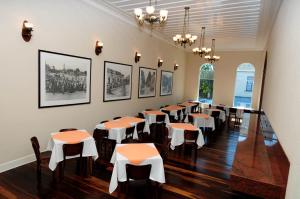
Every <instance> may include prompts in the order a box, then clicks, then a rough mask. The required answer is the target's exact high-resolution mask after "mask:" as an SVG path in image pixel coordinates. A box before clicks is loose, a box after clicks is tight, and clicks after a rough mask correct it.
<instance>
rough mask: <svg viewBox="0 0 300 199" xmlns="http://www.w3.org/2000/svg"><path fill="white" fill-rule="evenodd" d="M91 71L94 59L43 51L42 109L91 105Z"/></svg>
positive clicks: (40, 68) (40, 76) (40, 66)
mask: <svg viewBox="0 0 300 199" xmlns="http://www.w3.org/2000/svg"><path fill="white" fill-rule="evenodd" d="M91 70H92V59H91V58H86V57H80V56H75V55H69V54H63V53H58V52H51V51H46V50H39V51H38V96H39V105H38V106H39V108H47V107H59V106H71V105H80V104H90V103H91Z"/></svg>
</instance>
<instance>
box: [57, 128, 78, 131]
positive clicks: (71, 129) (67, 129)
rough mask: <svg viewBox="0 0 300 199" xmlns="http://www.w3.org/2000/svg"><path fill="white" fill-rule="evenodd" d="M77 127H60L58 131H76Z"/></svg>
mask: <svg viewBox="0 0 300 199" xmlns="http://www.w3.org/2000/svg"><path fill="white" fill-rule="evenodd" d="M76 130H78V129H76V128H66V129H60V130H59V132H66V131H76Z"/></svg>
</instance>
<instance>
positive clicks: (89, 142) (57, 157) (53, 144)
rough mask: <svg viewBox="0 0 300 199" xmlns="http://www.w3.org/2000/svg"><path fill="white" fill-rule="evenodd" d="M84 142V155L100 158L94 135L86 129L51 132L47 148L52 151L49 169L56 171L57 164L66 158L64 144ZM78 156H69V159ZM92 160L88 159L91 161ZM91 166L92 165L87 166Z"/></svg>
mask: <svg viewBox="0 0 300 199" xmlns="http://www.w3.org/2000/svg"><path fill="white" fill-rule="evenodd" d="M80 142H83V150H82V157H92V158H93V159H94V160H96V159H97V158H98V152H97V148H96V144H95V140H94V138H93V136H91V135H90V134H89V133H88V132H87V131H86V130H84V129H82V130H72V131H65V132H53V133H51V134H50V139H49V141H48V145H47V150H49V151H51V157H50V161H49V169H50V170H52V171H54V170H55V169H56V167H57V165H58V164H59V163H60V162H62V161H63V160H64V153H63V145H64V144H77V143H80ZM76 157H79V155H76V156H67V157H66V158H67V159H71V158H76ZM89 162H90V161H88V163H89ZM87 168H91V166H87Z"/></svg>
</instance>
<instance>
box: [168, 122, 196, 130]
mask: <svg viewBox="0 0 300 199" xmlns="http://www.w3.org/2000/svg"><path fill="white" fill-rule="evenodd" d="M170 126H171V127H172V128H175V129H183V130H189V131H196V130H198V129H197V128H196V127H195V126H194V125H192V124H187V123H170Z"/></svg>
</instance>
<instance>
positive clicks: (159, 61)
mask: <svg viewBox="0 0 300 199" xmlns="http://www.w3.org/2000/svg"><path fill="white" fill-rule="evenodd" d="M163 62H164V60H162V59H158V64H157V66H158V67H161V66H162V64H163Z"/></svg>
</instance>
